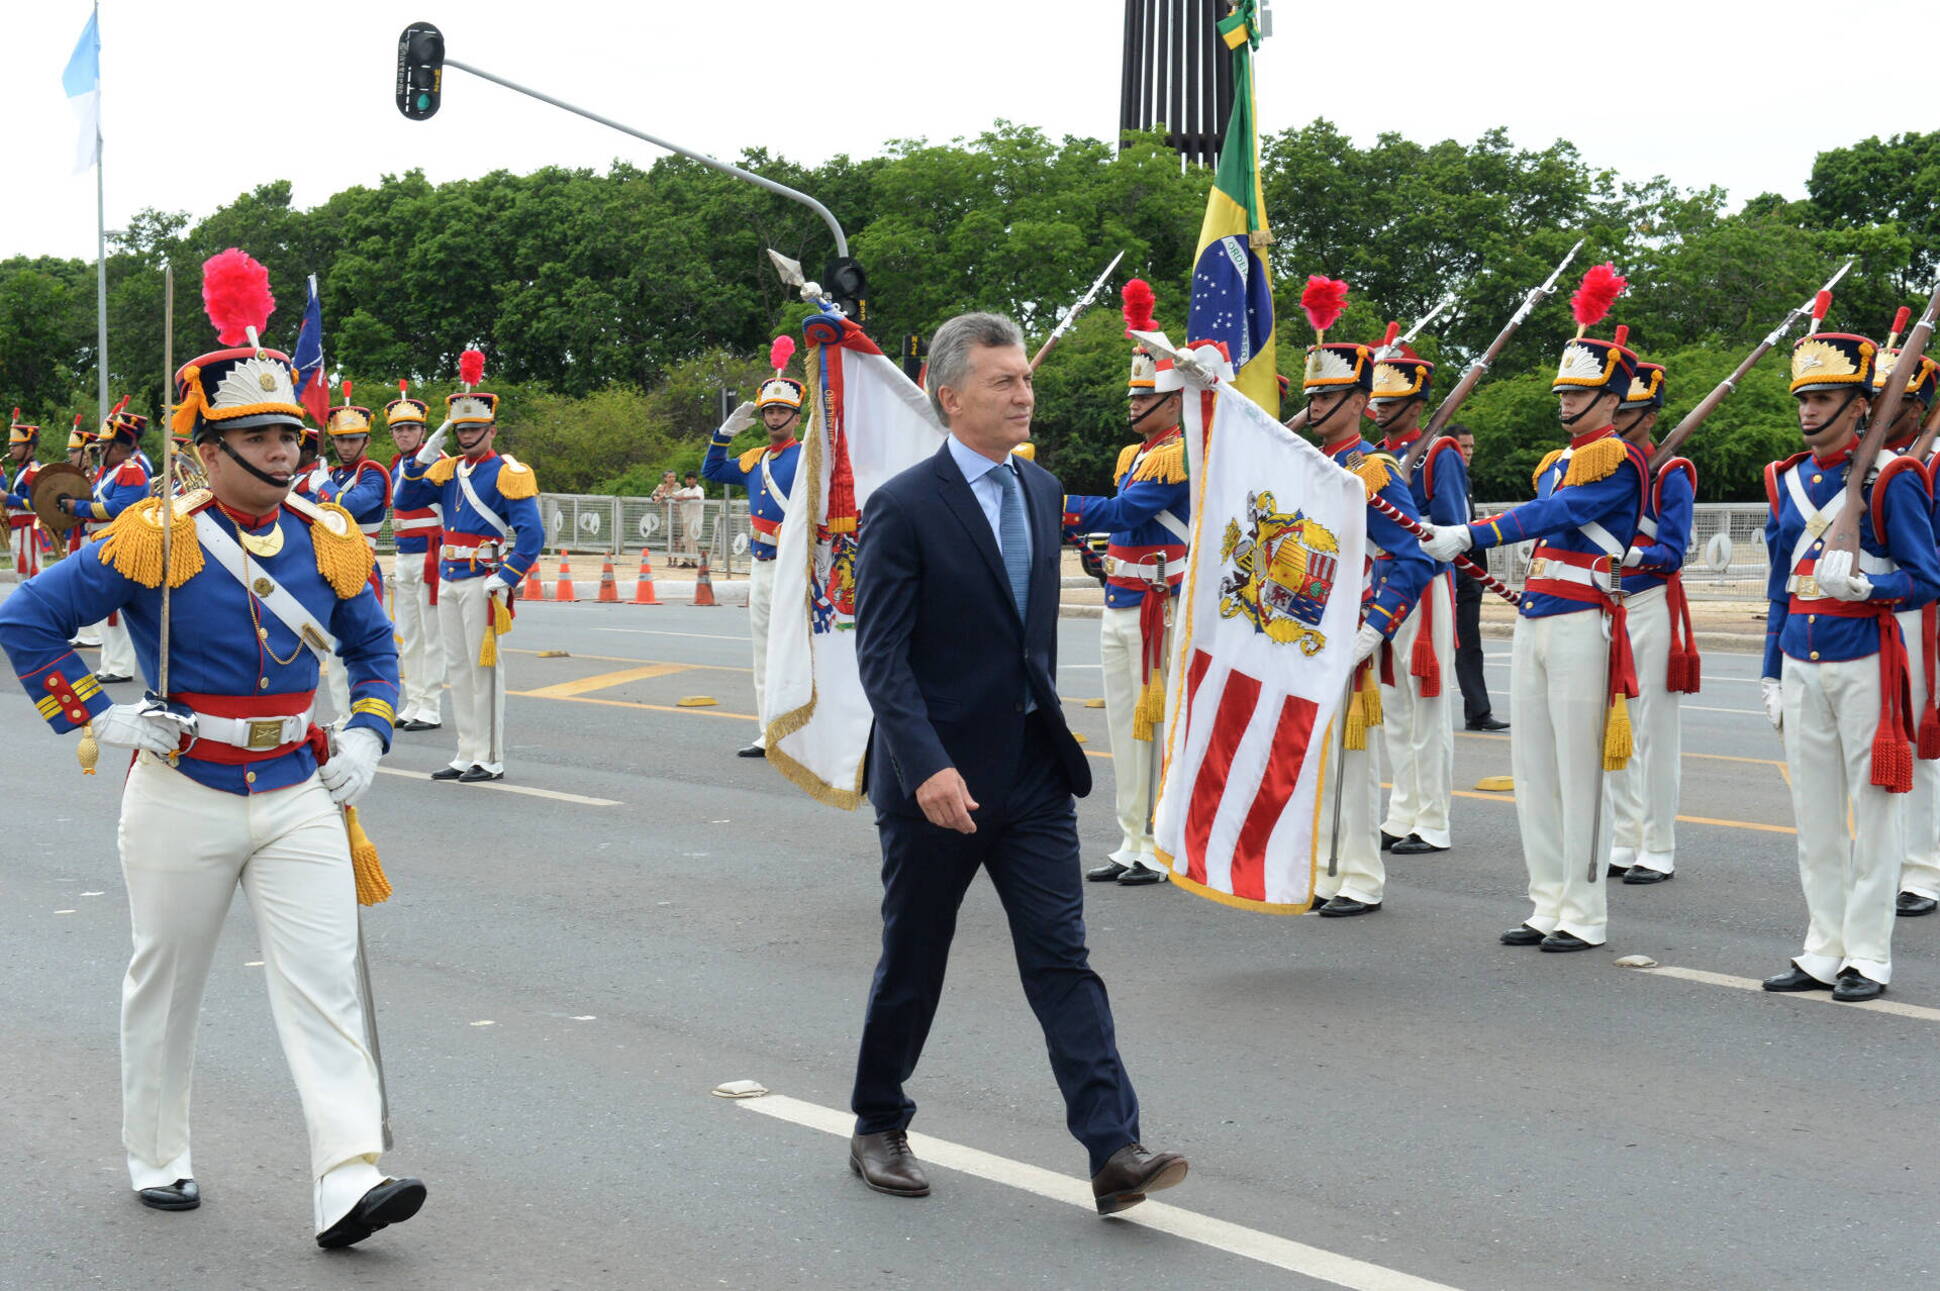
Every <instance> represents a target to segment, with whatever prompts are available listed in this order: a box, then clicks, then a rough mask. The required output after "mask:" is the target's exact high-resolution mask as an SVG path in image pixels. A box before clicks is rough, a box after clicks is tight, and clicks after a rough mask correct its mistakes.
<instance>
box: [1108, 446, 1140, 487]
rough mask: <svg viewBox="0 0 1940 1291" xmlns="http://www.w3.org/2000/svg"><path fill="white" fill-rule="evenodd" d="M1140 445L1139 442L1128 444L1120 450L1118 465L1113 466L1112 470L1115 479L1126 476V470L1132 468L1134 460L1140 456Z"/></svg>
mask: <svg viewBox="0 0 1940 1291" xmlns="http://www.w3.org/2000/svg"><path fill="white" fill-rule="evenodd" d="M1138 447H1139V446H1138V445H1137V444H1127V445H1125V447H1123V448H1121V449H1119V450H1118V465H1117V466H1115V467H1113V468H1112V472H1111V477H1112V478H1113V479H1114V480H1119V479H1123V478H1125V472H1126V471H1129V470H1131V469H1132V460H1133V459H1134V458H1136V457H1137V456H1138Z"/></svg>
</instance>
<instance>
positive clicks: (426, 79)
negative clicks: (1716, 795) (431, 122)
mask: <svg viewBox="0 0 1940 1291" xmlns="http://www.w3.org/2000/svg"><path fill="white" fill-rule="evenodd" d="M444 80H445V38H444V33H442V32H440V31H439V30H438V29H437V28H436V27H433V26H432V25H431V24H430V23H428V22H414V23H412V24H411V25H410V26H409V27H406V28H405V29H404V34H403V35H401V36H399V37H398V38H397V110H398V111H399V112H402V113H403V114H404V115H405V117H406V118H407V119H409V120H412V121H424V120H428V119H429V118H431V117H434V116H436V115H437V113H438V96H439V95H440V94H441V93H442V92H443V90H444Z"/></svg>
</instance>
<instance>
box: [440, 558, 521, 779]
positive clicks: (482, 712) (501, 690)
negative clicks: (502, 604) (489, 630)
mask: <svg viewBox="0 0 1940 1291" xmlns="http://www.w3.org/2000/svg"><path fill="white" fill-rule="evenodd" d="M497 586H499V582H498V580H497V579H495V578H463V579H457V580H451V579H446V580H445V581H443V582H441V583H440V584H439V585H438V635H439V636H440V637H441V638H442V639H443V640H444V645H445V676H446V677H447V678H449V679H450V681H451V718H452V722H453V724H454V725H455V726H456V727H457V728H458V752H457V753H456V754H455V755H454V756H453V757H452V759H451V765H452V766H454V767H459V768H465V767H474V766H480V767H484V768H485V769H486V770H487V771H492V772H500V771H503V770H505V665H506V658H507V656H506V652H505V642H504V641H502V640H501V641H500V642H499V662H498V666H497V667H495V668H485V667H481V666H480V665H479V662H478V651H479V648H480V647H481V646H482V645H484V643H485V627H486V625H487V624H488V623H490V622H491V621H492V606H491V602H490V600H489V599H488V597H487V596H486V592H485V589H486V588H487V587H497Z"/></svg>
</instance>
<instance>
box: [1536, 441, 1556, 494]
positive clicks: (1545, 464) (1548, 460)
mask: <svg viewBox="0 0 1940 1291" xmlns="http://www.w3.org/2000/svg"><path fill="white" fill-rule="evenodd" d="M1562 455H1563V450H1562V449H1560V448H1557V449H1552V450H1550V452H1549V453H1548V454H1546V455H1545V456H1544V457H1543V460H1542V461H1540V462H1537V463H1536V469H1535V470H1534V471H1533V472H1531V473H1530V476H1529V487H1530V488H1532V489H1539V488H1541V487H1542V486H1543V472H1544V471H1546V470H1548V469H1549V468H1550V467H1552V466H1554V465H1556V459H1557V458H1559V457H1561V456H1562Z"/></svg>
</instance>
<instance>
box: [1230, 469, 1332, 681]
mask: <svg viewBox="0 0 1940 1291" xmlns="http://www.w3.org/2000/svg"><path fill="white" fill-rule="evenodd" d="M1246 523H1247V527H1246V529H1245V530H1244V531H1242V530H1241V528H1240V522H1239V521H1238V520H1237V519H1234V520H1228V521H1227V522H1226V532H1225V534H1224V535H1223V536H1222V537H1221V539H1220V544H1219V558H1220V560H1221V561H1223V562H1225V568H1224V570H1223V571H1222V572H1223V576H1222V577H1221V579H1220V583H1219V617H1220V618H1222V619H1230V618H1236V617H1237V618H1244V619H1246V620H1247V621H1248V622H1249V623H1251V624H1252V625H1253V630H1254V631H1256V632H1263V633H1265V634H1266V635H1267V636H1268V637H1270V638H1272V639H1273V640H1274V641H1277V642H1280V643H1282V644H1286V643H1289V642H1291V643H1295V644H1298V645H1299V647H1300V649H1301V651H1302V652H1303V653H1305V654H1309V655H1314V654H1319V653H1320V652H1321V650H1323V649H1325V648H1326V645H1327V637H1326V634H1325V633H1323V632H1321V631H1320V622H1321V619H1322V618H1323V617H1324V616H1325V615H1326V613H1327V599H1328V598H1329V597H1330V596H1332V595H1333V591H1334V576H1335V573H1336V572H1337V571H1338V570H1339V568H1340V560H1339V552H1340V545H1339V544H1338V542H1336V541H1335V538H1334V535H1333V534H1332V533H1331V532H1329V531H1328V529H1327V528H1326V526H1324V525H1322V524H1321V523H1320V522H1318V521H1316V520H1313V519H1310V518H1308V517H1307V516H1305V515H1303V514H1301V513H1300V512H1299V511H1298V510H1295V511H1290V512H1288V511H1281V510H1280V509H1279V503H1278V502H1277V501H1275V500H1274V497H1273V494H1272V493H1270V492H1261V493H1249V494H1247V497H1246Z"/></svg>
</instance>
